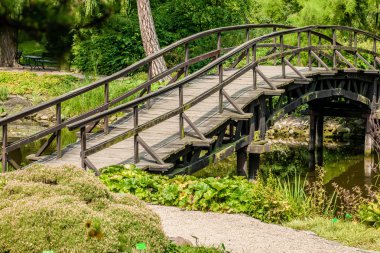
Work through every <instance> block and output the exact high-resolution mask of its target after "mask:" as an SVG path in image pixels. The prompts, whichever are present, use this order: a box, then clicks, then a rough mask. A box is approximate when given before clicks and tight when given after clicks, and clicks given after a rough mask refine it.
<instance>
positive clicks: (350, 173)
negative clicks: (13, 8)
mask: <svg viewBox="0 0 380 253" xmlns="http://www.w3.org/2000/svg"><path fill="white" fill-rule="evenodd" d="M271 144H272V151H271V152H270V153H266V154H264V155H262V156H261V164H260V171H261V173H262V175H263V176H264V177H265V176H267V175H268V173H270V172H271V173H273V174H274V175H276V176H278V177H281V178H286V177H292V176H294V175H299V174H301V175H305V176H306V175H307V176H309V177H313V176H314V172H309V171H308V162H309V152H308V146H307V143H306V142H292V143H285V142H283V141H282V140H274V141H273V142H272V143H271ZM323 157H324V166H323V168H324V170H325V172H326V174H325V178H324V182H325V185H326V188H327V190H328V191H329V192H331V191H332V183H334V182H335V183H337V184H339V185H340V186H342V187H344V188H346V189H351V188H352V187H354V186H359V187H364V185H365V184H367V185H370V184H375V183H376V180H377V179H378V177H379V174H378V173H377V172H375V171H371V170H372V168H373V163H374V161H373V159H374V158H372V159H371V158H369V159H368V158H365V157H364V147H363V143H360V142H359V143H357V142H355V141H354V142H332V141H330V142H329V143H325V144H324V152H323ZM194 175H195V176H197V177H208V176H232V175H236V157H234V156H231V157H230V158H228V159H226V160H224V161H221V162H219V163H218V164H216V165H210V166H208V167H206V168H205V169H203V170H200V171H198V172H196V173H195V174H194ZM379 182H380V179H379Z"/></svg>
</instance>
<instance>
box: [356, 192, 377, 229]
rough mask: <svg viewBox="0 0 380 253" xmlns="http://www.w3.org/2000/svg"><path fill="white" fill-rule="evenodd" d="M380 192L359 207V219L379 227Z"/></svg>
mask: <svg viewBox="0 0 380 253" xmlns="http://www.w3.org/2000/svg"><path fill="white" fill-rule="evenodd" d="M379 199H380V193H378V195H377V196H376V198H375V199H374V200H373V202H369V203H365V204H362V205H361V206H360V208H359V217H360V220H361V221H362V222H363V223H365V224H367V225H370V226H373V227H375V228H380V202H379Z"/></svg>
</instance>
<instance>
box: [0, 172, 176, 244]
mask: <svg viewBox="0 0 380 253" xmlns="http://www.w3.org/2000/svg"><path fill="white" fill-rule="evenodd" d="M0 182H2V183H1V188H0V189H1V191H0V203H1V204H0V216H1V217H2V218H1V220H0V230H1V231H2V232H1V234H0V251H1V252H42V251H43V250H53V251H57V252H59V251H79V252H85V251H86V252H110V251H112V252H116V251H127V252H130V251H131V250H132V248H134V247H135V245H136V243H138V242H145V243H146V244H147V246H148V248H149V249H150V250H151V252H162V251H164V250H165V249H166V248H168V247H169V242H168V240H167V239H166V238H165V236H164V233H163V232H162V230H161V227H160V221H159V218H158V217H157V215H155V214H153V213H152V212H151V211H150V210H149V209H148V208H146V207H145V205H144V204H143V203H142V202H141V201H139V200H137V199H136V198H135V197H133V196H131V195H129V194H124V195H115V194H112V193H110V192H109V191H108V190H107V188H106V187H105V186H103V185H102V184H101V183H100V182H99V180H98V179H97V178H96V177H95V176H92V175H91V174H89V173H87V172H84V171H82V170H80V169H76V168H73V167H61V168H49V167H44V166H33V167H31V168H28V169H26V170H23V171H17V172H12V173H8V174H6V175H4V176H3V177H2V179H1V180H0ZM31 230H33V232H32V233H31V232H30V231H31Z"/></svg>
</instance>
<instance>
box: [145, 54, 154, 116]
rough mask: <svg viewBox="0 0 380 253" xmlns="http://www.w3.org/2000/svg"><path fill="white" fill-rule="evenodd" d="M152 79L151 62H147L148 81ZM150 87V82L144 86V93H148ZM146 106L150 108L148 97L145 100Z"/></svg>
mask: <svg viewBox="0 0 380 253" xmlns="http://www.w3.org/2000/svg"><path fill="white" fill-rule="evenodd" d="M151 79H152V62H149V63H148V81H150V80H151ZM151 87H152V84H149V85H148V87H147V88H146V94H149V93H150V90H151ZM145 106H146V108H148V109H150V108H151V103H150V99H148V100H147V101H146V105H145Z"/></svg>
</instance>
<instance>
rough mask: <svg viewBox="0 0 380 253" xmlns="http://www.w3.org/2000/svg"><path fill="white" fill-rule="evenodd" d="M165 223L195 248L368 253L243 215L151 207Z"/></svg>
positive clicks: (173, 234)
mask: <svg viewBox="0 0 380 253" xmlns="http://www.w3.org/2000/svg"><path fill="white" fill-rule="evenodd" d="M149 207H150V208H151V209H152V210H153V211H155V212H156V213H157V214H158V215H159V216H160V217H161V221H162V225H163V228H164V231H165V233H166V234H167V235H168V236H170V237H176V236H180V237H183V238H185V239H187V240H190V241H191V242H192V243H193V245H196V239H195V238H194V237H196V238H198V244H199V245H207V246H220V245H221V244H222V243H223V244H224V246H225V247H226V250H228V251H229V252H234V253H257V252H270V253H273V252H305V253H311V252H316V253H317V252H318V253H322V252H326V253H327V252H329V253H330V252H368V251H364V250H359V249H356V248H350V247H346V246H342V245H340V244H339V243H336V242H332V241H328V240H325V239H322V238H320V237H318V236H316V235H314V234H313V233H312V232H307V231H296V230H293V229H290V228H286V227H282V226H279V225H274V224H267V223H263V222H261V221H259V220H257V219H254V218H251V217H249V216H246V215H241V214H221V213H204V212H197V211H183V210H181V209H179V208H176V207H166V206H156V205H149Z"/></svg>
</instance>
